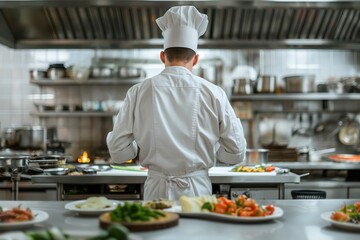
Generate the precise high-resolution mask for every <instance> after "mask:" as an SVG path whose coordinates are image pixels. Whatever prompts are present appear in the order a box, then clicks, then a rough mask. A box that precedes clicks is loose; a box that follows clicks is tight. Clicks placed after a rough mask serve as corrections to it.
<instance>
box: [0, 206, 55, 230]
mask: <svg viewBox="0 0 360 240" xmlns="http://www.w3.org/2000/svg"><path fill="white" fill-rule="evenodd" d="M3 210H4V211H6V210H8V209H6V208H4V209H3ZM31 212H32V213H33V215H34V218H33V219H32V220H30V221H23V222H9V223H4V222H2V223H0V230H9V229H21V228H26V227H30V226H32V225H34V224H37V223H41V222H44V221H45V220H47V219H48V218H49V214H48V213H47V212H44V211H41V210H36V209H31Z"/></svg>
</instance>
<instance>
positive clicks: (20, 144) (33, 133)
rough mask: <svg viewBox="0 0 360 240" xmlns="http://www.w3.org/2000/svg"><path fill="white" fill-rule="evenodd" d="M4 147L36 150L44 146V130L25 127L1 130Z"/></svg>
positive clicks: (35, 127)
mask: <svg viewBox="0 0 360 240" xmlns="http://www.w3.org/2000/svg"><path fill="white" fill-rule="evenodd" d="M3 137H4V140H5V147H7V148H11V149H27V150H29V149H30V150H38V149H44V148H45V146H46V128H44V127H41V126H25V127H18V128H5V129H4V130H3Z"/></svg>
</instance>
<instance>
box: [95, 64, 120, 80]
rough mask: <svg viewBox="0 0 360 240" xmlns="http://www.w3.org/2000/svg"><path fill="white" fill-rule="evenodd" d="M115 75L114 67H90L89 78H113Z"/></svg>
mask: <svg viewBox="0 0 360 240" xmlns="http://www.w3.org/2000/svg"><path fill="white" fill-rule="evenodd" d="M116 75H117V69H116V68H115V66H112V65H111V66H110V65H109V66H92V67H91V68H90V76H91V78H114V77H116Z"/></svg>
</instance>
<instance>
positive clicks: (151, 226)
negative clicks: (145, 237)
mask: <svg viewBox="0 0 360 240" xmlns="http://www.w3.org/2000/svg"><path fill="white" fill-rule="evenodd" d="M164 214H165V216H164V217H161V218H159V219H154V220H152V221H149V222H130V223H128V222H121V224H122V225H124V226H125V227H127V228H128V229H129V230H130V231H134V232H140V231H151V230H157V229H163V228H169V227H173V226H176V225H178V223H179V215H178V214H176V213H171V212H164ZM112 223H113V222H112V221H111V218H110V213H104V214H102V215H101V216H100V227H101V228H102V229H107V228H108V226H109V225H111V224H112Z"/></svg>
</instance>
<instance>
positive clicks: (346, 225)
mask: <svg viewBox="0 0 360 240" xmlns="http://www.w3.org/2000/svg"><path fill="white" fill-rule="evenodd" d="M333 212H334V211H332V212H324V213H322V214H321V215H320V216H321V218H322V219H324V220H325V221H327V222H329V223H331V225H332V226H334V227H336V228H340V229H343V230H348V231H360V224H356V223H350V222H340V221H335V220H332V219H331V214H332V213H333Z"/></svg>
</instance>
